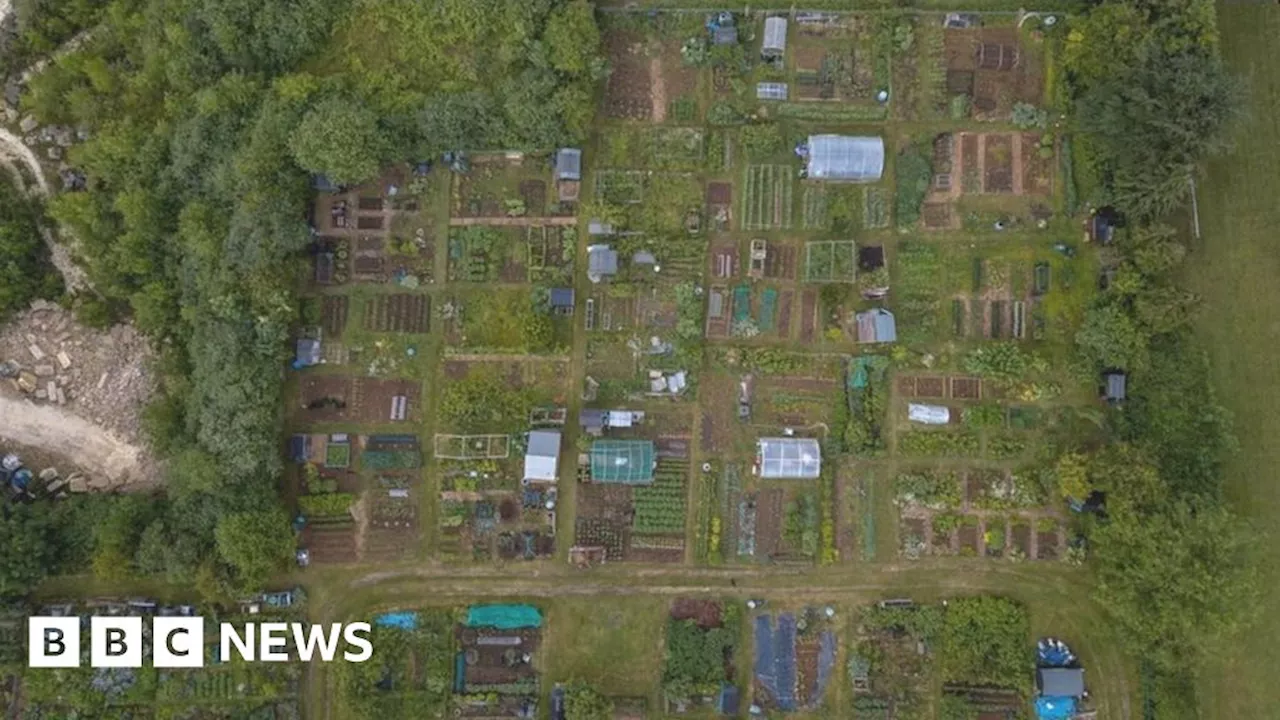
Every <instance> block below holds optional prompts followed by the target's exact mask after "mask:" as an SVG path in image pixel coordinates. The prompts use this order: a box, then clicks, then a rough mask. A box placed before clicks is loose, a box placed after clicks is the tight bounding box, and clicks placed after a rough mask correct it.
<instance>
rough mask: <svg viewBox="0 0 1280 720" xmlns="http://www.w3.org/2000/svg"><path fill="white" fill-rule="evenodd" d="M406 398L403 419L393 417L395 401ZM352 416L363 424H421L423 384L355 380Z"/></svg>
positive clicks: (397, 380) (394, 380)
mask: <svg viewBox="0 0 1280 720" xmlns="http://www.w3.org/2000/svg"><path fill="white" fill-rule="evenodd" d="M396 397H403V398H405V410H404V417H403V418H393V417H392V401H393V398H396ZM351 415H352V417H354V418H355V419H357V420H358V421H360V422H366V423H389V422H418V421H420V420H421V419H422V384H421V383H419V382H418V381H417V380H402V379H388V380H383V379H378V378H356V379H355V381H354V382H353V383H352V391H351Z"/></svg>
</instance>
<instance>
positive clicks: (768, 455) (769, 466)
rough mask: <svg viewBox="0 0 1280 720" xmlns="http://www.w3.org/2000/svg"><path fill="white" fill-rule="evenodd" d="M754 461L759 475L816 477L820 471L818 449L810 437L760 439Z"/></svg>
mask: <svg viewBox="0 0 1280 720" xmlns="http://www.w3.org/2000/svg"><path fill="white" fill-rule="evenodd" d="M756 461H757V462H759V463H760V477H762V478H816V477H818V474H819V473H821V472H822V448H821V447H819V446H818V441H817V440H814V439H813V438H794V437H780V438H760V440H759V441H758V442H757V443H756Z"/></svg>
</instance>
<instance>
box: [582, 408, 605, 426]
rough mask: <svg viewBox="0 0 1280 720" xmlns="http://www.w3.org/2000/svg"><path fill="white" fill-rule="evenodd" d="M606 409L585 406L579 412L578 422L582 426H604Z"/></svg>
mask: <svg viewBox="0 0 1280 720" xmlns="http://www.w3.org/2000/svg"><path fill="white" fill-rule="evenodd" d="M604 416H605V411H604V410H593V409H590V408H584V409H583V410H582V412H580V413H578V423H579V424H580V425H582V427H604Z"/></svg>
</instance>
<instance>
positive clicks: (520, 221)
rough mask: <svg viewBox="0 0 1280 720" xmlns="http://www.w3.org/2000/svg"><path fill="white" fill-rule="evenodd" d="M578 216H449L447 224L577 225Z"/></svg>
mask: <svg viewBox="0 0 1280 720" xmlns="http://www.w3.org/2000/svg"><path fill="white" fill-rule="evenodd" d="M577 224H578V218H576V217H573V216H559V215H556V216H552V217H534V216H531V215H522V216H520V217H456V218H449V225H451V226H453V227H469V226H471V225H500V226H503V227H526V226H530V225H535V226H536V225H551V226H558V225H577Z"/></svg>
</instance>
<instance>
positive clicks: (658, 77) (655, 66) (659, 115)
mask: <svg viewBox="0 0 1280 720" xmlns="http://www.w3.org/2000/svg"><path fill="white" fill-rule="evenodd" d="M649 88H650V90H649V102H650V103H652V106H653V122H655V123H660V122H665V121H666V119H667V81H666V80H664V79H663V77H662V56H660V55H657V56H654V58H653V59H652V60H650V61H649Z"/></svg>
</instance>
